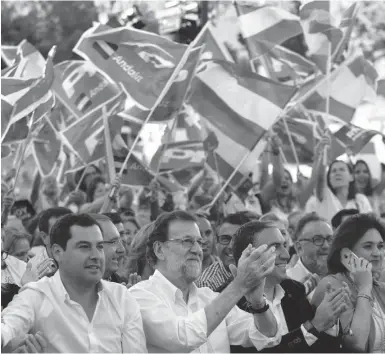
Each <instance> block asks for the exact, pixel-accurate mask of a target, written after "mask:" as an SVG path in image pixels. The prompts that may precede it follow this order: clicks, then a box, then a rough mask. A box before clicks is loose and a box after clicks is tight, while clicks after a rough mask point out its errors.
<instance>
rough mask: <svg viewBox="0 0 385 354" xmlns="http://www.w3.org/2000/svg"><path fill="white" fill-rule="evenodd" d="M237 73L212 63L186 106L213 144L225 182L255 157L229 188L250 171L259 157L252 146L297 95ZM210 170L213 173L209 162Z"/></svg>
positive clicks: (254, 76)
mask: <svg viewBox="0 0 385 354" xmlns="http://www.w3.org/2000/svg"><path fill="white" fill-rule="evenodd" d="M239 71H240V70H239V68H237V67H236V66H235V65H234V64H231V63H225V62H215V63H212V64H211V66H210V68H208V69H207V70H205V71H203V72H200V73H199V74H197V76H196V78H195V83H194V87H193V94H192V96H191V98H190V101H189V103H190V105H191V106H192V107H193V108H194V109H195V110H196V111H197V112H198V113H199V114H200V115H201V117H202V119H201V121H202V124H203V125H204V126H205V128H206V129H207V131H208V132H211V134H208V136H209V137H212V138H213V139H214V140H216V141H217V143H215V144H216V145H218V146H217V149H216V154H217V157H218V159H217V160H218V164H219V166H218V167H219V172H220V174H221V176H222V177H223V178H224V179H227V178H228V177H229V176H230V175H231V173H232V172H233V170H234V168H235V167H236V166H237V165H238V164H239V162H240V161H241V160H242V158H243V157H244V156H245V155H246V154H248V153H249V151H254V150H255V153H253V154H251V155H250V156H249V158H248V159H247V160H246V161H245V163H244V164H243V166H242V168H241V170H240V171H239V172H240V173H239V174H238V175H237V176H238V177H236V178H234V180H233V183H235V184H238V183H241V179H242V177H243V173H245V174H248V173H249V172H250V171H252V170H254V167H255V161H256V159H257V158H258V156H259V155H258V154H259V153H260V152H261V146H260V144H258V146H257V143H258V142H259V140H260V139H261V138H262V136H263V135H264V134H265V133H266V131H267V130H269V129H270V127H271V126H272V125H273V124H274V123H275V122H276V120H277V119H278V117H279V116H280V114H281V113H282V112H283V108H284V107H285V105H286V104H287V102H288V101H289V100H290V98H291V97H292V96H293V94H294V93H295V91H296V89H295V88H294V87H290V86H287V85H282V84H279V83H277V82H274V81H272V80H269V79H267V78H265V77H262V76H259V75H257V74H255V73H252V72H249V73H248V75H245V76H240V75H239V74H240V73H239ZM208 162H209V164H210V165H211V166H212V167H213V168H214V169H216V167H215V166H216V164H215V161H214V159H213V158H212V157H211V158H210V156H209V158H208Z"/></svg>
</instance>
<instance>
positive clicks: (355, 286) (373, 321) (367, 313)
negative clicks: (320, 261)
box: [313, 214, 385, 353]
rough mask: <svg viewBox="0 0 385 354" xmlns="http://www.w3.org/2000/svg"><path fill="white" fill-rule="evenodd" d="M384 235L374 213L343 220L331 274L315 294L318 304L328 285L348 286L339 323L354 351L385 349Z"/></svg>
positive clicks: (332, 250)
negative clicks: (349, 299)
mask: <svg viewBox="0 0 385 354" xmlns="http://www.w3.org/2000/svg"><path fill="white" fill-rule="evenodd" d="M384 238H385V228H384V226H383V225H382V224H381V223H380V222H379V221H378V219H376V218H375V217H374V216H373V215H369V214H357V215H353V216H351V217H350V218H349V219H347V220H346V221H345V222H343V223H342V224H341V225H340V227H339V228H338V229H337V230H336V233H335V235H334V239H333V243H332V245H331V248H330V252H329V257H328V262H327V265H328V269H329V275H328V276H327V277H325V278H324V279H323V280H321V282H320V284H319V285H318V287H317V289H316V291H315V294H314V296H313V303H314V304H315V305H316V306H317V305H318V304H319V303H321V301H322V299H323V298H324V296H327V295H325V289H327V287H328V286H330V285H331V287H332V288H333V289H338V288H341V287H342V286H343V284H347V285H348V287H349V290H350V293H351V294H350V296H351V301H349V302H347V305H348V309H347V311H346V312H344V313H343V314H342V315H341V316H340V322H341V325H342V332H343V340H344V344H345V346H346V348H347V350H349V351H351V352H360V353H363V352H365V353H384V352H385V331H384V325H385V323H384V318H385V305H384V304H385V286H384V284H383V283H382V282H378V281H377V279H379V278H380V276H381V272H382V271H383V260H384ZM349 250H350V251H351V252H353V254H352V253H349ZM349 254H350V255H349ZM344 255H346V256H347V258H346V262H345V258H343V257H344ZM344 264H346V266H345V265H344ZM328 284H330V285H328ZM326 291H327V290H326Z"/></svg>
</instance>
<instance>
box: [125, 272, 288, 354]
mask: <svg viewBox="0 0 385 354" xmlns="http://www.w3.org/2000/svg"><path fill="white" fill-rule="evenodd" d="M129 291H130V292H131V294H132V295H133V296H134V297H135V298H136V300H137V301H138V303H139V306H140V310H141V312H142V318H143V327H144V332H145V334H146V338H147V349H148V351H149V352H150V353H162V352H163V353H166V352H188V351H189V352H191V351H194V352H198V353H229V352H230V345H242V346H244V347H251V346H255V347H256V348H257V350H261V349H263V348H265V347H272V346H275V345H277V344H279V343H280V340H281V335H280V333H281V329H280V327H278V331H277V334H276V336H275V337H272V338H268V337H266V336H264V335H263V334H262V333H260V332H259V331H258V330H257V329H256V327H255V324H254V317H253V315H251V314H249V313H247V312H244V311H242V310H240V309H239V308H238V307H237V306H235V307H234V308H233V309H232V310H231V311H230V312H229V314H228V315H227V316H226V318H225V319H224V320H223V321H222V322H221V323H220V324H219V326H218V327H217V328H216V329H215V330H214V331H213V332H212V333H211V335H210V336H209V337H207V318H206V313H205V310H204V308H205V307H206V306H207V305H208V304H210V303H211V302H212V301H213V300H214V299H215V298H216V297H217V296H218V295H219V294H218V293H215V292H213V291H212V290H210V289H209V288H198V287H196V285H195V284H192V285H191V288H190V294H189V299H188V303H187V304H186V303H185V301H184V299H183V294H182V292H181V290H180V289H178V288H177V287H175V286H174V285H173V284H172V283H171V282H170V281H169V280H167V279H166V278H165V277H164V276H163V275H162V274H161V273H160V272H159V271H158V270H156V271H155V273H154V275H153V276H151V277H150V279H149V280H145V281H142V282H140V283H138V284H136V285H135V286H133V287H132V288H130V289H129Z"/></svg>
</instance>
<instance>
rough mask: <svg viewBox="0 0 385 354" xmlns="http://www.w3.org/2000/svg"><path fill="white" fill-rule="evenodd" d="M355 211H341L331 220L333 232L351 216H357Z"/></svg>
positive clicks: (357, 212)
mask: <svg viewBox="0 0 385 354" xmlns="http://www.w3.org/2000/svg"><path fill="white" fill-rule="evenodd" d="M359 213H360V212H359V211H358V210H357V209H342V210H340V211H339V212H338V213H337V214H336V215H334V216H333V218H332V227H333V230H335V229H337V227H338V226H340V225H341V224H342V223H343V222H344V221H345V220H346V219H349V217H351V216H352V215H356V214H359Z"/></svg>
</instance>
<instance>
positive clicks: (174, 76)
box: [109, 47, 191, 198]
mask: <svg viewBox="0 0 385 354" xmlns="http://www.w3.org/2000/svg"><path fill="white" fill-rule="evenodd" d="M190 51H191V49H190V47H187V49H186V51H185V52H184V54H183V57H182V59H181V60H180V61H179V63H178V65H177V67H176V68H175V70H174V72H173V73H172V75H171V76H170V78H169V80H168V81H167V83H166V85H165V87H164V88H163V90H162V92H161V94H160V95H159V97H158V99H157V100H156V102H155V104H154V105H153V106H152V108H151V111H150V112H149V114H148V115H147V118H146V120H145V121H144V122H143V125H142V127H141V129H140V131H139V133H138V135H137V136H136V138H135V140H134V142H133V143H132V145H131V147H130V150H129V152H128V154H127V156H126V158H125V160H124V161H123V164H122V167H121V168H120V171H119V176H120V177H121V176H122V175H123V171H124V169H125V168H126V165H127V163H128V160H129V159H130V157H131V155H132V153H133V152H134V148H135V146H136V144H137V143H138V141H139V138H140V135H141V132H142V131H143V130H144V126H145V125H146V124H147V123H148V122H149V120H150V118H151V117H152V115H153V113H154V112H155V109H156V108H157V106H158V105H159V104H160V103H161V102H162V100H163V98H164V96H165V95H166V94H167V92H168V90H169V89H170V87H171V85H172V84H173V82H174V80H175V79H176V77H177V75H178V74H179V72H180V70H181V69H182V68H183V65H184V64H185V63H186V61H187V58H188V54H190ZM114 194H115V188H111V192H110V194H109V196H110V198H111V197H112V196H113V195H114Z"/></svg>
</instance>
